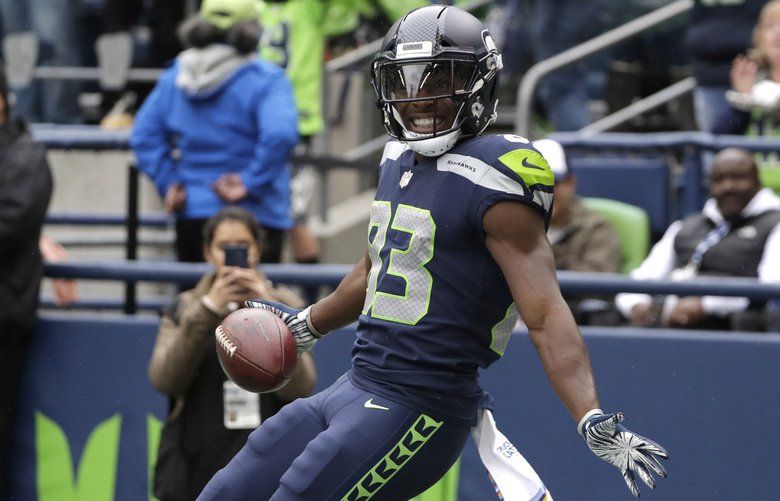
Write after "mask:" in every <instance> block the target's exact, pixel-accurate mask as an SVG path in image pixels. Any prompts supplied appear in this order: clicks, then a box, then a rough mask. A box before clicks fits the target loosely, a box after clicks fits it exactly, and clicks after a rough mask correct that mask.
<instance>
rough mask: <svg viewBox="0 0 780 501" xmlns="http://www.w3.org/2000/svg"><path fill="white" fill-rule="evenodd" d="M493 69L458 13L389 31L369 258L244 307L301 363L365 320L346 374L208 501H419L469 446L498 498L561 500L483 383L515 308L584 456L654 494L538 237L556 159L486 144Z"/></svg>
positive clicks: (516, 142) (480, 38)
mask: <svg viewBox="0 0 780 501" xmlns="http://www.w3.org/2000/svg"><path fill="white" fill-rule="evenodd" d="M501 67H502V62H501V55H500V54H499V52H498V50H497V49H496V46H495V44H494V43H493V40H492V38H491V36H490V34H489V33H488V32H487V30H485V29H484V27H483V26H482V24H481V23H480V21H479V20H477V19H476V18H475V17H473V16H472V15H470V14H468V13H466V12H465V11H462V10H460V9H458V8H455V7H447V6H426V7H422V8H420V9H416V10H413V11H411V12H410V13H408V14H407V15H406V16H405V17H403V18H402V19H401V20H399V21H398V22H396V24H395V25H394V26H393V27H392V28H391V29H390V31H389V33H388V34H387V36H386V37H385V40H384V42H383V45H382V51H381V52H380V53H379V54H378V55H377V56H376V58H375V59H374V62H373V65H372V81H373V85H374V88H375V90H376V93H377V97H378V104H379V106H380V108H381V110H382V113H383V117H384V125H385V127H386V129H387V132H388V133H389V134H390V136H391V137H392V138H393V140H391V141H390V142H388V144H387V146H386V147H385V151H384V154H383V156H382V160H381V163H380V179H379V185H378V188H377V192H376V197H375V199H374V202H373V204H372V207H371V219H370V223H369V228H368V251H367V253H366V256H365V257H364V258H363V259H362V260H361V261H360V262H359V263H358V264H357V266H355V267H354V268H353V269H352V271H351V272H350V273H349V274H348V275H347V276H346V277H345V278H344V280H343V281H342V282H341V284H340V285H339V286H338V288H337V289H336V290H335V291H334V292H333V293H332V294H330V295H329V296H327V297H325V298H323V299H321V300H320V301H318V302H317V303H315V304H314V305H312V306H309V307H308V308H306V309H304V310H294V309H291V308H289V307H287V306H285V305H282V304H278V303H268V302H262V301H255V302H252V301H250V302H248V304H247V306H252V307H261V308H266V309H269V310H271V311H273V312H274V313H276V314H277V315H279V316H280V317H281V318H282V319H284V321H285V322H286V323H287V325H288V326H289V327H290V330H291V331H292V332H293V335H294V336H295V338H296V342H297V345H298V349H299V351H301V352H303V351H306V350H308V349H310V348H311V347H312V345H314V343H315V342H317V341H318V340H319V339H320V338H322V337H323V336H324V335H325V334H327V333H328V331H330V330H333V329H336V328H338V327H341V326H344V325H347V324H349V323H351V322H353V321H355V320H359V323H358V327H357V338H356V340H355V344H354V348H353V351H352V368H351V370H350V371H349V372H348V373H347V374H345V375H344V376H342V377H341V378H340V379H339V380H338V381H336V383H335V384H333V385H332V386H331V387H330V388H329V389H327V390H325V391H323V392H321V393H319V394H317V395H315V396H313V397H311V398H308V399H304V400H297V401H296V402H294V403H292V404H290V405H288V406H287V407H285V408H284V409H282V411H281V412H280V413H279V414H277V415H276V416H275V417H274V418H272V419H269V420H268V421H267V422H265V423H264V424H263V425H261V426H260V428H258V429H257V430H256V431H255V432H253V433H252V435H251V436H250V437H249V440H248V442H247V445H246V446H245V447H244V448H243V449H242V451H241V452H239V453H238V454H237V455H236V457H235V458H234V459H233V460H232V461H231V462H230V463H229V464H228V465H227V466H226V467H225V468H224V469H222V470H221V471H220V472H219V473H218V474H217V475H216V476H215V477H214V478H213V479H212V480H211V482H210V483H209V484H208V485H207V486H206V488H205V489H204V491H203V493H202V494H201V497H200V498H199V499H202V500H210V499H215V500H216V499H219V500H226V499H227V500H240V499H273V500H325V499H369V498H370V499H387V500H400V499H409V498H411V497H414V496H415V495H417V494H418V493H420V492H422V491H424V490H425V489H426V488H427V487H429V486H431V485H432V484H433V483H435V482H436V480H437V479H438V478H439V477H441V476H442V475H443V474H444V473H445V472H446V471H447V469H448V468H449V467H450V465H452V464H453V462H454V461H455V460H456V459H457V458H458V455H459V454H460V452H461V449H462V447H463V445H464V443H465V441H466V440H467V437H468V436H469V435H470V434H471V435H472V437H473V438H474V440H475V442H476V444H477V447H478V450H479V451H480V456H481V458H482V461H483V463H484V464H485V466H486V467H487V468H488V471H489V472H490V473H491V475H492V477H493V479H494V480H495V482H496V484H497V488H498V489H500V490H501V492H502V494H503V496H504V498H505V499H520V500H526V499H527V500H541V499H551V497H550V495H549V493H548V492H547V490H546V488H545V487H544V484H543V483H542V481H541V480H540V479H539V477H538V475H537V474H536V473H535V472H534V471H533V469H532V468H531V467H530V465H529V464H528V463H527V462H526V461H525V460H524V459H523V458H522V456H520V455H519V454H514V453H513V454H502V453H501V452H502V451H503V452H506V447H508V446H507V445H506V444H508V442H507V441H506V439H505V437H503V435H501V433H500V432H499V431H498V430H497V429H496V426H495V422H494V421H493V417H492V414H491V412H490V398H489V396H488V395H487V394H486V393H485V392H484V391H483V390H482V389H481V388H480V387H479V384H478V382H477V371H478V369H479V368H486V367H488V366H489V365H490V364H491V363H493V362H495V361H496V360H498V359H499V358H500V357H501V356H502V354H503V353H504V349H505V347H506V345H507V342H508V341H509V337H510V332H511V331H512V328H513V327H514V325H515V322H516V319H517V315H518V310H519V313H520V315H522V318H523V320H524V321H525V323H526V325H527V326H528V330H529V334H530V336H531V339H532V341H533V343H534V345H535V347H536V349H537V351H538V355H539V358H540V359H541V362H542V365H543V367H544V369H545V371H546V373H547V376H548V378H549V380H550V382H551V384H552V386H553V388H554V390H555V391H556V392H557V394H558V396H559V397H560V398H561V400H562V401H563V403H564V404H565V405H566V407H567V408H568V410H569V412H570V413H571V414H572V416H573V418H574V419H575V422H579V424H578V429H579V432H580V433H581V434H582V435H583V437H584V438H585V440H586V443H587V445H588V446H589V447H590V448H591V450H592V451H593V452H594V453H596V454H597V455H598V456H599V457H601V458H602V459H604V460H606V461H607V462H609V463H611V464H613V465H615V466H617V467H618V468H619V469H620V472H621V473H622V475H623V477H624V479H625V481H626V484H627V485H628V487H629V489H631V492H632V493H634V494H635V495H638V487H637V479H636V477H637V476H638V477H639V478H640V479H642V480H643V481H644V482H645V483H646V484H647V485H649V486H650V487H653V486H654V479H653V474H655V475H659V476H665V475H666V473H665V471H664V468H663V466H662V465H661V464H660V461H659V459H660V458H666V456H667V455H666V452H665V451H664V449H663V448H662V447H660V446H659V445H657V444H655V443H653V442H652V441H650V440H648V439H646V438H643V437H641V436H639V435H637V434H634V433H632V432H630V431H629V430H627V429H626V428H624V427H623V426H622V425H621V424H620V422H621V421H622V419H623V416H622V414H620V413H616V414H607V413H604V412H602V411H601V410H600V409H599V401H598V396H597V393H596V386H595V383H594V380H593V375H592V371H591V367H590V362H589V358H588V353H587V350H586V348H585V344H584V342H583V340H582V337H581V336H580V333H579V331H578V329H577V326H576V324H575V322H574V320H573V318H572V316H571V313H570V311H569V309H568V307H567V306H566V303H565V302H564V300H563V298H562V297H561V294H560V290H559V287H558V282H557V278H556V274H555V266H554V260H553V255H552V252H551V250H550V244H549V242H548V240H547V237H546V235H545V229H546V226H547V224H548V222H549V219H550V209H551V206H552V200H553V174H552V172H551V171H550V168H549V166H548V165H547V162H546V161H545V159H544V157H542V155H540V154H539V153H538V152H537V151H536V150H534V149H533V147H532V146H531V144H530V143H529V142H528V141H527V140H526V139H524V138H521V137H518V136H511V135H505V136H496V135H485V136H482V135H481V134H482V133H483V131H484V130H485V128H486V127H487V126H488V125H489V124H490V123H491V122H492V121H493V120H494V119H495V116H496V105H497V101H496V85H497V78H498V73H499V72H500V70H501ZM497 445H498V446H499V447H497ZM509 446H510V447H511V445H509ZM507 456H509V457H507Z"/></svg>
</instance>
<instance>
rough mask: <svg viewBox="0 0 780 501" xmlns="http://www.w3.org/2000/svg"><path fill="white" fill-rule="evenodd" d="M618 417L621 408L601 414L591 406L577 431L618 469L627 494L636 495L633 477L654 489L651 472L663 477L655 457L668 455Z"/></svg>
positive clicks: (664, 457)
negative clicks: (626, 487)
mask: <svg viewBox="0 0 780 501" xmlns="http://www.w3.org/2000/svg"><path fill="white" fill-rule="evenodd" d="M621 421H623V413H622V412H618V413H616V414H604V413H603V412H602V411H601V409H594V410H592V411H590V412H589V413H587V414H586V415H585V417H583V418H582V420H581V421H580V424H579V426H578V431H579V432H580V435H582V436H583V437H584V438H585V442H587V444H588V447H589V448H590V450H591V451H593V453H594V454H595V455H597V456H598V457H600V458H601V459H603V460H604V461H606V462H607V463H609V464H611V465H613V466H615V467H617V468H618V469H619V470H620V473H621V474H622V475H623V480H625V481H626V485H627V486H628V489H629V490H630V491H631V494H633V495H634V496H635V497H639V485H638V484H637V481H636V477H637V476H638V477H639V478H641V479H642V481H643V482H644V483H645V484H647V486H648V487H650V488H651V489H654V488H655V480H654V479H653V476H652V475H651V472H652V473H655V474H656V475H658V476H659V477H664V478H666V470H665V469H664V467H663V466H662V465H661V463H660V461H659V458H662V459H668V458H669V455H668V454H667V453H666V450H664V448H663V447H661V446H660V445H658V444H657V443H655V442H653V441H652V440H650V439H647V438H645V437H642V436H640V435H637V434H636V433H634V432H632V431H629V430H628V429H626V428H625V427H624V426H623V425H621V424H620V422H621Z"/></svg>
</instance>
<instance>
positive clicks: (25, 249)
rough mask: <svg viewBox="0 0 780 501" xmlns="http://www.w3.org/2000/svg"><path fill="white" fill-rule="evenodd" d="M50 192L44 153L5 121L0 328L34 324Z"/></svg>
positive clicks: (0, 158) (0, 145)
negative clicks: (41, 237) (41, 241)
mask: <svg viewBox="0 0 780 501" xmlns="http://www.w3.org/2000/svg"><path fill="white" fill-rule="evenodd" d="M51 192H52V177H51V171H50V170H49V163H48V161H47V160H46V150H45V149H44V147H43V146H42V145H40V144H38V143H36V142H34V141H33V139H32V137H31V136H30V134H29V133H28V132H27V129H26V127H25V125H24V123H22V122H21V121H15V120H9V121H8V122H7V123H6V124H5V125H3V126H2V127H0V326H3V325H5V326H11V328H12V327H13V326H18V327H21V328H27V327H30V326H31V325H33V323H34V321H35V310H36V308H37V307H38V290H39V287H40V281H41V277H42V276H43V262H42V260H41V254H40V251H39V250H38V238H39V237H40V234H41V227H42V226H43V221H44V217H45V216H46V209H47V208H48V206H49V199H50V198H51ZM6 329H8V327H6ZM0 330H5V329H0ZM3 334H5V332H0V335H3Z"/></svg>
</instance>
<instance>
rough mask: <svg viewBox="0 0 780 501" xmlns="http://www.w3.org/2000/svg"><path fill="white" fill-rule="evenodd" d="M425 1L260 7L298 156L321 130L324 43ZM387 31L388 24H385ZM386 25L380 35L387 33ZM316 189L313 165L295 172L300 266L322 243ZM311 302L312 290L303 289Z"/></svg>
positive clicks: (292, 234) (332, 0)
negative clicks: (284, 83) (287, 90)
mask: <svg viewBox="0 0 780 501" xmlns="http://www.w3.org/2000/svg"><path fill="white" fill-rule="evenodd" d="M426 3H427V2H426V1H425V0H402V1H400V2H399V1H396V2H387V1H380V2H378V5H375V4H373V3H371V2H366V1H357V2H356V1H355V0H326V1H322V0H286V1H266V2H263V3H261V10H260V22H261V24H262V25H263V35H262V37H261V39H260V54H261V56H262V57H263V58H265V59H267V60H268V61H271V62H273V63H276V64H278V65H279V66H281V67H282V68H284V70H285V73H286V75H287V77H288V78H289V79H290V82H291V83H292V85H293V89H294V91H295V102H296V106H297V108H298V132H299V134H300V135H301V142H300V145H299V149H300V152H301V153H304V154H305V153H310V152H311V148H312V142H313V140H314V137H315V136H316V135H317V134H319V133H320V132H322V130H323V128H324V121H323V118H322V79H323V73H322V68H323V62H324V55H325V54H324V53H325V41H326V39H327V38H328V37H331V36H334V35H339V34H343V33H346V32H350V31H353V30H355V29H356V28H357V27H358V21H359V17H360V15H361V14H362V15H365V16H367V17H374V18H376V17H381V15H380V13H379V12H377V8H381V10H382V12H383V13H384V14H385V15H386V16H387V17H389V18H391V19H392V20H393V21H394V20H395V19H396V18H397V17H400V16H401V15H403V14H405V13H406V12H407V11H408V10H409V9H411V8H413V7H419V6H422V5H424V4H426ZM388 27H389V26H388ZM386 28H387V27H385V28H384V29H383V30H382V32H384V31H385V30H386ZM315 185H316V174H315V172H314V169H313V167H312V166H309V165H295V166H294V168H293V178H292V181H291V187H292V218H293V227H292V229H290V231H289V232H288V236H289V239H290V244H291V247H292V252H293V257H294V259H295V261H296V262H298V263H317V262H319V259H320V244H319V241H318V239H317V237H316V236H315V235H314V233H313V231H312V230H311V228H310V227H309V225H308V221H307V220H308V217H309V211H310V206H311V198H312V195H313V192H314V188H315ZM307 295H309V296H310V297H309V299H310V300H311V301H314V300H316V297H315V296H316V291H307Z"/></svg>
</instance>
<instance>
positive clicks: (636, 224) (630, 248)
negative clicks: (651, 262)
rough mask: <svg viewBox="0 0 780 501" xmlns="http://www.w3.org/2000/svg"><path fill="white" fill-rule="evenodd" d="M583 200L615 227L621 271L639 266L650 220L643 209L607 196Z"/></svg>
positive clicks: (647, 245)
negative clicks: (618, 242)
mask: <svg viewBox="0 0 780 501" xmlns="http://www.w3.org/2000/svg"><path fill="white" fill-rule="evenodd" d="M583 201H584V202H585V205H587V206H588V207H590V208H591V209H593V210H595V211H596V212H598V213H599V214H601V216H602V217H603V218H604V219H606V220H607V221H609V223H610V224H611V225H612V226H614V227H615V231H617V234H618V237H620V250H621V252H622V254H623V266H622V267H621V271H622V272H623V273H628V272H630V271H631V270H633V269H634V268H636V267H637V266H639V265H640V264H641V263H642V261H643V260H644V259H645V257H646V256H647V252H648V249H649V246H650V220H649V218H648V217H647V213H646V212H645V211H644V209H642V208H640V207H637V206H635V205H631V204H627V203H625V202H619V201H617V200H610V199H608V198H597V197H585V198H583Z"/></svg>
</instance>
